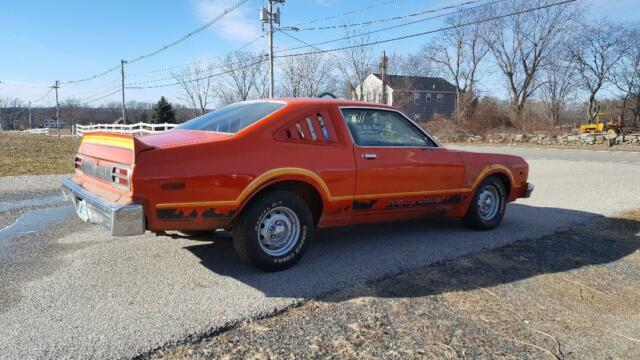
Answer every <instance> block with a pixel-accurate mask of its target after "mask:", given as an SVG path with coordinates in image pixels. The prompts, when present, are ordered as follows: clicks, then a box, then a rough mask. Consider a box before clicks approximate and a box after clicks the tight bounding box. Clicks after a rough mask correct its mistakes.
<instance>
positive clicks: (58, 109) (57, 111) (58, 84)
mask: <svg viewBox="0 0 640 360" xmlns="http://www.w3.org/2000/svg"><path fill="white" fill-rule="evenodd" d="M52 87H53V88H54V89H55V90H56V127H57V128H58V137H60V103H59V102H58V89H59V88H60V81H59V80H56V83H55V85H53V86H52Z"/></svg>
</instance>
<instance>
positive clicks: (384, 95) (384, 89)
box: [380, 51, 388, 105]
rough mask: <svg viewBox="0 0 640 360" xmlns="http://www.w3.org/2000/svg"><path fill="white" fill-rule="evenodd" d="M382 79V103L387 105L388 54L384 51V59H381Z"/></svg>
mask: <svg viewBox="0 0 640 360" xmlns="http://www.w3.org/2000/svg"><path fill="white" fill-rule="evenodd" d="M380 77H381V78H382V79H381V80H382V94H381V97H380V98H381V101H382V103H383V104H385V105H388V104H387V53H386V52H385V51H382V59H380Z"/></svg>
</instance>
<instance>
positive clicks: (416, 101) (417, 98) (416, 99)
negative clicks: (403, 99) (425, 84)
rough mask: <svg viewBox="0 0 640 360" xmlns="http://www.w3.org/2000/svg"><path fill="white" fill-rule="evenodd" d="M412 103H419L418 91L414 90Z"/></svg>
mask: <svg viewBox="0 0 640 360" xmlns="http://www.w3.org/2000/svg"><path fill="white" fill-rule="evenodd" d="M413 103H414V104H420V93H419V92H414V93H413Z"/></svg>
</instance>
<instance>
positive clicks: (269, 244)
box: [232, 191, 314, 271]
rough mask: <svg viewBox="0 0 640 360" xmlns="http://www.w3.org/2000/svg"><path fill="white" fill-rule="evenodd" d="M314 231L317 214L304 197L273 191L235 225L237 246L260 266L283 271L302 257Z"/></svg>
mask: <svg viewBox="0 0 640 360" xmlns="http://www.w3.org/2000/svg"><path fill="white" fill-rule="evenodd" d="M313 230H314V222H313V215H312V214H311V210H310V209H309V206H308V205H307V203H306V202H305V201H304V200H303V199H302V198H301V197H300V196H298V195H296V194H295V193H292V192H289V191H273V192H270V193H267V194H265V195H263V196H260V197H259V198H258V199H256V200H255V201H252V203H251V204H249V205H248V207H247V208H246V209H245V211H244V212H243V213H242V214H241V215H240V217H239V218H238V219H237V220H236V222H235V223H234V224H233V230H232V234H233V247H234V248H235V250H236V252H237V253H238V256H239V257H240V258H241V259H242V260H244V261H246V262H250V263H252V264H253V265H254V266H256V267H257V268H259V269H261V270H264V271H280V270H284V269H288V268H290V267H291V266H293V265H294V264H295V263H297V262H298V261H299V260H300V258H302V256H303V255H304V253H305V251H306V250H307V248H308V247H309V243H310V241H311V239H312V238H313Z"/></svg>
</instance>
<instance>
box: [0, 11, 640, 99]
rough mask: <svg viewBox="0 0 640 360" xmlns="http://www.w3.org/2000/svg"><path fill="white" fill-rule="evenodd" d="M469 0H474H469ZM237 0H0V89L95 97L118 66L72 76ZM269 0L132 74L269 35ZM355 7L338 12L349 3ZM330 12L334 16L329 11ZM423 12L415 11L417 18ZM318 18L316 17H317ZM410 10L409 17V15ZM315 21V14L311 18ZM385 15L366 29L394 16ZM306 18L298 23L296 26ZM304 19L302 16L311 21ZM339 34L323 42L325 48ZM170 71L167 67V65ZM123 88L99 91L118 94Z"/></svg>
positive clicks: (149, 45)
mask: <svg viewBox="0 0 640 360" xmlns="http://www.w3.org/2000/svg"><path fill="white" fill-rule="evenodd" d="M467 1H468V0H467ZM579 1H580V2H581V3H583V4H585V5H587V6H589V16H590V17H592V18H603V17H604V18H608V19H610V20H612V21H620V22H624V21H640V6H638V0H615V1H614V0H608V1H607V0H579ZM462 2H465V1H463V0H424V1H415V0H369V1H366V0H350V1H340V0H287V1H286V2H285V3H284V5H282V6H281V11H282V16H281V19H282V20H281V25H282V26H284V27H287V26H295V25H298V26H299V27H304V26H307V27H311V26H330V25H341V24H348V23H354V22H362V21H367V20H374V19H380V18H387V17H392V16H399V15H404V14H408V13H412V12H416V11H423V10H427V9H437V8H440V7H443V6H449V5H455V4H460V3H462ZM234 3H235V1H233V0H161V1H157V0H156V1H148V0H109V1H107V0H93V1H86V0H56V1H51V0H49V1H45V0H40V1H34V0H21V1H15V0H0V44H1V47H0V49H1V50H0V97H9V98H15V97H17V98H20V99H22V100H23V101H25V102H27V101H29V100H31V101H34V103H35V101H36V100H37V99H40V98H41V100H39V101H38V102H37V105H40V106H49V105H52V104H54V103H55V102H54V97H53V93H52V92H50V93H49V94H48V95H46V96H45V97H42V96H43V95H44V94H45V93H47V91H48V87H50V86H51V85H52V84H53V83H54V81H55V80H60V81H62V86H61V88H60V93H59V95H60V99H61V100H63V99H67V98H79V99H81V100H82V101H87V100H92V99H95V98H97V97H100V96H102V95H103V94H108V93H110V92H112V90H114V89H116V88H117V87H118V86H119V82H120V73H119V69H118V70H117V71H113V72H111V73H109V74H107V75H105V76H101V77H99V78H96V79H94V80H91V81H87V82H82V83H78V84H68V83H66V81H68V80H75V79H82V78H86V77H90V76H92V75H94V74H98V73H101V72H103V71H104V70H107V69H109V68H112V67H114V66H117V65H119V63H120V59H133V58H135V57H137V56H140V55H143V54H146V53H149V52H151V51H153V50H156V49H158V48H160V47H162V46H164V45H165V44H168V43H171V42H173V41H175V40H177V39H178V38H180V37H181V36H183V35H185V34H187V33H189V32H191V31H193V30H195V29H197V28H198V27H200V26H202V25H203V24H205V23H206V22H208V21H210V20H211V19H213V18H215V17H216V16H218V15H219V14H220V13H222V12H223V11H224V9H225V8H228V7H230V6H231V5H232V4H234ZM264 3H265V1H260V0H249V1H248V3H246V4H244V5H242V6H241V7H239V8H238V9H236V10H235V11H233V12H231V13H229V14H227V15H226V16H225V17H223V18H222V19H221V20H220V21H218V22H217V23H216V24H214V25H213V26H211V27H209V28H207V29H206V30H204V31H202V32H200V33H197V34H194V35H193V36H191V37H190V38H188V39H187V40H185V41H183V42H181V43H180V44H178V45H176V46H175V47H172V48H169V49H167V50H166V51H163V52H162V53H160V54H158V55H155V56H153V57H150V58H147V59H144V60H141V61H139V62H137V63H135V64H130V65H126V67H125V70H126V71H125V73H126V78H127V83H129V82H138V81H154V80H155V81H156V82H152V84H161V83H167V82H171V80H167V81H162V80H161V79H163V78H167V77H170V76H171V71H166V68H167V67H170V68H171V69H170V70H172V71H176V69H179V66H180V65H184V64H187V63H189V62H190V61H194V60H198V59H208V58H212V57H215V56H220V55H224V54H225V53H228V52H231V51H233V50H235V49H238V48H240V47H241V46H243V45H245V44H246V43H248V42H250V41H252V40H255V39H256V38H257V37H259V36H260V35H262V34H263V32H262V29H261V25H260V22H259V19H258V9H259V8H260V7H261V6H263V5H264ZM367 7H373V8H370V9H367V10H363V11H355V12H353V13H352V14H349V15H341V14H344V13H345V12H350V11H352V10H361V9H364V8H367ZM330 16H334V17H333V18H331V19H324V18H326V17H330ZM418 18H420V17H416V18H412V19H418ZM317 19H320V20H317ZM412 19H410V20H412ZM313 20H317V21H315V22H311V23H310V21H313ZM400 22H402V21H395V22H388V23H384V24H378V25H375V26H371V27H370V28H369V30H375V29H378V28H381V27H386V26H390V25H395V24H398V23H400ZM299 24H300V25H299ZM305 24H306V25H305ZM441 25H442V24H441V23H440V22H439V20H432V21H425V22H422V23H418V24H415V25H411V26H406V27H402V28H398V29H395V30H390V31H386V32H384V33H380V34H376V35H373V37H372V39H373V40H380V39H385V38H391V37H396V36H401V35H405V34H409V33H416V32H422V31H428V30H431V29H436V28H438V27H439V26H441ZM292 34H294V35H295V36H296V37H298V38H300V39H302V40H304V41H307V42H311V43H313V42H319V41H324V40H327V39H334V38H339V37H341V36H344V31H343V30H341V29H333V30H322V31H299V32H295V33H292ZM428 40H429V38H428V36H424V37H419V38H413V39H408V40H402V41H399V42H393V43H387V44H384V45H381V46H378V48H377V49H376V50H378V51H380V52H381V51H382V50H386V51H387V52H388V53H391V52H394V51H395V52H397V53H400V54H405V53H411V52H416V51H417V50H419V49H420V46H421V44H423V43H425V42H426V41H428ZM275 44H276V48H277V49H278V48H280V49H282V48H290V47H294V46H300V45H301V44H300V43H296V42H295V41H294V40H292V39H290V38H288V37H286V36H284V35H282V34H276V36H275ZM339 45H340V43H336V44H329V45H326V46H325V47H326V48H331V47H334V46H339ZM266 47H267V39H266V38H261V39H258V40H257V41H255V42H254V43H253V44H252V45H251V46H250V47H249V49H251V50H253V51H258V50H265V49H266ZM163 70H164V71H163ZM178 91H179V90H178V89H176V88H161V89H148V90H134V89H131V90H127V92H126V93H127V101H129V100H137V101H147V102H155V101H157V99H158V98H159V97H160V96H161V95H165V96H167V97H168V98H169V100H170V101H176V100H177V97H178ZM120 96H121V95H120V94H119V93H116V94H114V95H112V96H110V97H107V98H105V99H104V100H100V101H98V102H96V103H93V104H92V105H99V104H100V103H103V102H107V101H109V100H113V101H119V99H120Z"/></svg>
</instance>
